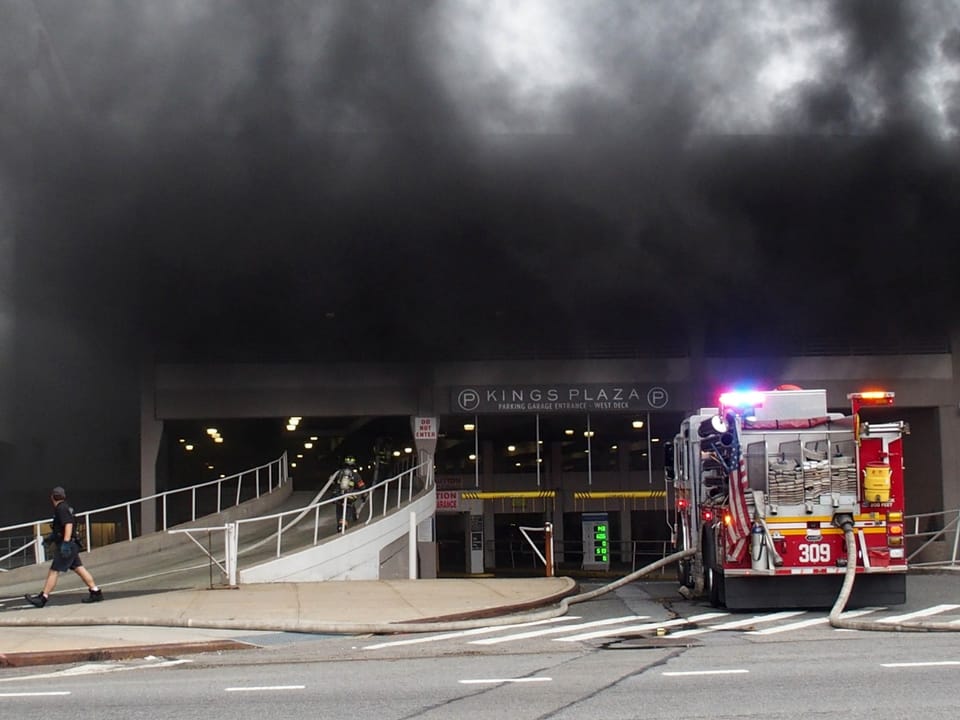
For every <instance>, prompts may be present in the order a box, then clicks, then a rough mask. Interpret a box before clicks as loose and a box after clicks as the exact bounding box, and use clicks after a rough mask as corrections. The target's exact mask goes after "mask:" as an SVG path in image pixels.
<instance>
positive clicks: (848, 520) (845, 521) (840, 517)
mask: <svg viewBox="0 0 960 720" xmlns="http://www.w3.org/2000/svg"><path fill="white" fill-rule="evenodd" d="M833 524H834V525H836V526H837V527H838V528H841V529H842V530H843V531H844V532H853V515H850V514H849V513H837V514H836V515H834V516H833Z"/></svg>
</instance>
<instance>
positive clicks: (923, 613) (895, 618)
mask: <svg viewBox="0 0 960 720" xmlns="http://www.w3.org/2000/svg"><path fill="white" fill-rule="evenodd" d="M958 607H960V605H934V606H933V607H928V608H924V609H923V610H917V611H916V612H912V613H905V614H904V615H892V616H890V617H885V618H881V619H880V620H877V622H882V623H896V622H901V621H903V620H912V619H913V618H921V617H928V616H930V615H937V614H939V613H945V612H950V611H951V610H956V609H957V608H958Z"/></svg>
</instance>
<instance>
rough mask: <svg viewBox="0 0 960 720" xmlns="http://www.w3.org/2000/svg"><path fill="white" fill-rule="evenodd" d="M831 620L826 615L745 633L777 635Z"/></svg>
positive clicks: (852, 613)
mask: <svg viewBox="0 0 960 720" xmlns="http://www.w3.org/2000/svg"><path fill="white" fill-rule="evenodd" d="M878 610H883V608H864V609H862V610H851V611H850V612H845V613H841V614H840V617H842V618H855V617H860V616H861V615H868V614H869V613H872V612H877V611H878ZM829 622H830V617H829V616H827V615H825V616H823V617H818V618H813V619H811V620H801V621H800V622H795V623H787V624H786V625H778V626H777V627H772V628H765V629H763V630H749V631H748V632H746V633H744V634H746V635H775V634H776V633H782V632H790V631H791V630H801V629H803V628H807V627H813V626H814V625H826V624H827V623H829Z"/></svg>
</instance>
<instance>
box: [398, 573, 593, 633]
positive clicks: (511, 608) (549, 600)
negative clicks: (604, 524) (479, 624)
mask: <svg viewBox="0 0 960 720" xmlns="http://www.w3.org/2000/svg"><path fill="white" fill-rule="evenodd" d="M579 592H580V584H579V583H577V582H574V583H573V585H571V586H570V587H569V588H568V589H567V590H559V591H558V592H555V593H553V594H552V595H544V596H543V597H540V598H537V599H536V600H528V601H526V602H522V603H515V604H513V605H497V606H496V607H489V608H483V609H482V610H468V611H466V612H462V613H451V614H449V615H436V616H434V617H428V618H420V619H418V620H417V621H416V622H418V623H442V622H457V621H458V620H483V619H484V618H489V617H498V616H500V615H512V614H513V613H517V612H522V611H523V610H531V609H533V608H540V607H544V606H547V605H556V604H557V603H558V602H560V601H561V600H563V599H564V598H566V597H571V596H572V595H576V594H578V593H579ZM404 622H411V621H409V620H404V621H398V624H402V623H404Z"/></svg>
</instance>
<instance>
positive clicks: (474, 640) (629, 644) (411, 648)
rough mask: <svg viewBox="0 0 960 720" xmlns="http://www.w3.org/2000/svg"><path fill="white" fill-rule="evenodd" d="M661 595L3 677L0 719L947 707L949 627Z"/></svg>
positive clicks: (935, 605) (898, 711)
mask: <svg viewBox="0 0 960 720" xmlns="http://www.w3.org/2000/svg"><path fill="white" fill-rule="evenodd" d="M958 587H960V578H958V577H954V576H918V577H911V578H910V597H911V600H910V602H908V604H907V605H905V606H898V607H896V608H887V609H877V610H875V611H871V612H872V613H873V614H875V615H876V616H878V617H896V616H899V615H904V614H911V613H924V612H931V611H932V610H931V609H934V610H935V611H936V613H937V615H936V617H939V618H942V619H957V618H960V602H951V601H960V594H958V593H957V588H958ZM673 589H675V586H673V584H672V583H644V584H640V583H634V584H632V585H629V586H627V587H625V588H622V589H620V590H618V591H617V592H615V593H611V594H609V595H605V596H603V597H602V598H599V599H597V600H594V601H591V602H588V603H583V604H580V605H578V606H575V607H574V608H572V609H571V610H572V612H571V616H570V617H567V618H563V619H561V620H558V621H557V622H556V623H541V624H538V625H524V626H522V627H516V628H497V629H490V630H484V629H481V630H478V631H470V633H471V634H466V633H459V634H457V633H435V634H432V635H382V636H364V637H353V636H322V637H315V636H304V635H292V634H286V633H277V634H274V635H266V636H264V635H259V636H257V637H251V639H250V640H251V642H255V643H256V644H257V645H258V646H259V647H251V649H250V650H244V651H233V652H226V653H221V654H207V655H199V656H189V657H183V658H152V659H149V658H148V659H144V660H137V661H129V662H115V663H94V664H90V665H81V666H73V667H63V668H46V669H44V670H43V671H41V672H36V671H30V669H27V668H24V669H18V670H12V671H6V672H5V673H4V674H2V675H0V717H11V718H12V717H20V716H22V715H23V714H52V713H55V712H62V711H63V708H65V707H69V708H71V710H70V714H71V715H73V716H77V717H79V718H86V717H90V718H121V717H122V718H140V717H143V718H148V717H149V718H184V717H203V718H211V719H219V718H230V719H231V720H232V719H240V720H243V719H245V718H257V719H258V720H263V719H266V718H289V717H310V718H340V717H344V716H347V717H349V718H351V720H368V719H370V720H373V719H376V720H393V719H400V718H426V719H430V718H610V719H611V720H613V719H615V718H751V719H753V718H757V719H759V718H764V719H766V720H769V719H771V718H772V719H775V720H780V719H782V720H788V719H789V720H792V719H794V718H796V719H800V718H803V719H805V720H809V719H810V718H838V717H840V718H852V719H854V720H857V719H860V718H870V720H878V719H880V718H915V717H920V718H923V717H937V716H939V717H953V716H954V715H955V714H956V713H955V711H954V707H955V705H956V700H955V693H956V690H955V688H956V687H957V683H958V681H960V643H958V639H960V638H958V637H957V636H956V635H954V634H952V633H950V634H941V633H895V632H890V633H875V632H849V631H841V630H835V629H833V628H831V627H830V626H829V625H828V624H826V623H825V622H822V620H823V617H824V616H825V615H826V613H825V612H806V613H802V612H798V613H797V614H796V615H794V616H790V617H783V616H782V615H783V614H785V613H783V611H781V614H780V615H778V614H777V613H728V614H723V612H722V611H717V610H715V609H713V608H709V607H707V606H705V605H703V604H702V603H691V602H688V601H673V599H672V597H673V596H672V590H673ZM706 616H710V617H706ZM624 618H630V619H631V620H630V621H629V622H625V621H624ZM697 618H701V619H700V620H697ZM704 618H705V619H704ZM688 621H693V622H692V623H690V622H688ZM670 623H676V624H673V625H671V624H670ZM658 627H659V628H660V629H661V631H662V632H660V633H658V632H657V628H658ZM630 628H644V629H632V630H631V629H630ZM784 628H785V630H783V632H780V631H779V629H784ZM771 629H778V631H777V632H772V633H769V634H763V632H764V631H767V630H771ZM593 633H601V634H600V635H598V636H595V637H586V636H589V635H592V634H593ZM55 693H58V694H55Z"/></svg>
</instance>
